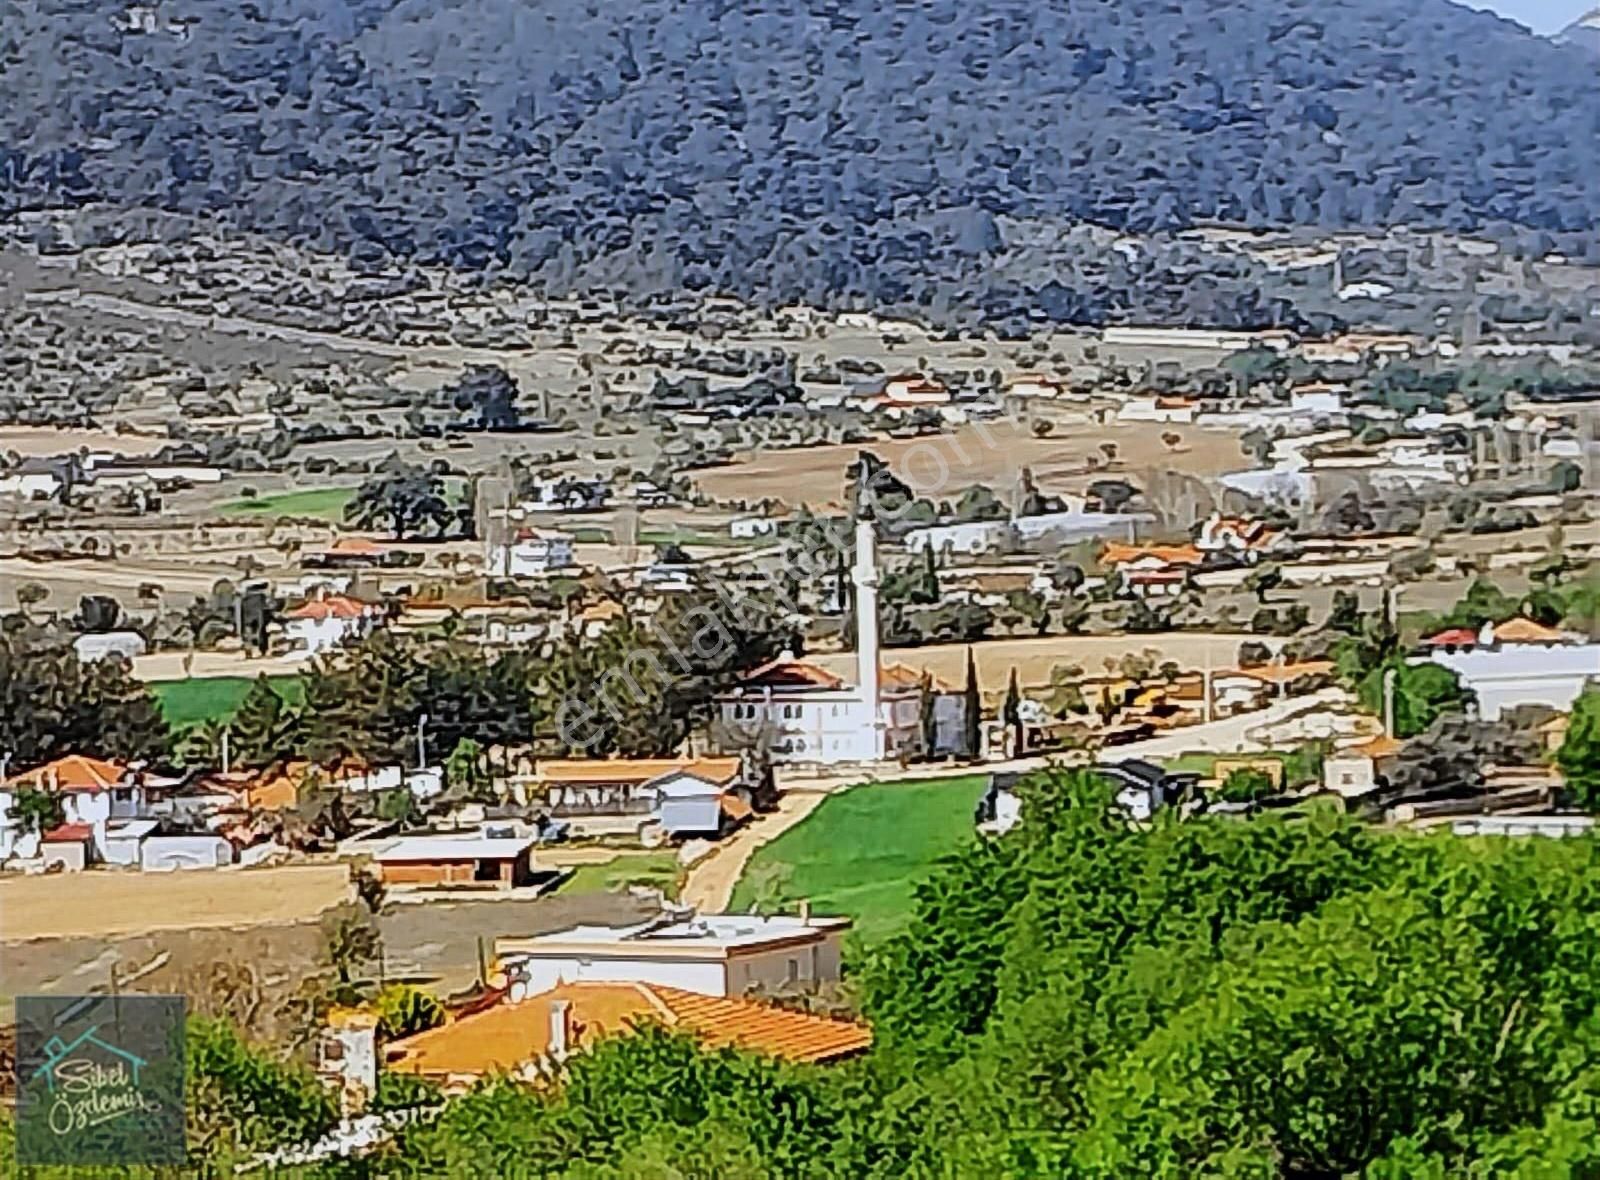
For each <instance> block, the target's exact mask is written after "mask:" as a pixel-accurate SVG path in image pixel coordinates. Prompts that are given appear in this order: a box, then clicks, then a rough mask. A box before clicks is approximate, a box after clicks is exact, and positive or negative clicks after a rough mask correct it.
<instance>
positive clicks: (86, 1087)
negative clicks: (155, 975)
mask: <svg viewBox="0 0 1600 1180" xmlns="http://www.w3.org/2000/svg"><path fill="white" fill-rule="evenodd" d="M183 1034H184V1002H183V999H182V997H180V996H128V995H119V996H66V997H59V996H19V997H18V998H17V1054H16V1063H17V1069H16V1087H17V1119H16V1147H17V1161H18V1162H19V1163H25V1164H35V1163H39V1164H66V1165H79V1164H110V1165H117V1164H134V1163H182V1162H183V1161H184V1157H185V1155H186V1142H185V1136H184V1104H183V1097H184V1047H183Z"/></svg>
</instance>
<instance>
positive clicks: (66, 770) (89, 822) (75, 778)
mask: <svg viewBox="0 0 1600 1180" xmlns="http://www.w3.org/2000/svg"><path fill="white" fill-rule="evenodd" d="M145 777H146V776H144V775H143V774H141V773H139V772H136V771H134V770H132V769H131V768H129V767H127V766H123V765H121V764H120V763H116V762H107V761H103V760H101V759H99V758H90V757H87V756H85V755H82V754H69V755H67V756H66V757H64V758H58V759H56V760H55V761H54V762H50V763H47V764H45V765H44V766H40V767H36V768H35V769H33V770H29V771H26V772H24V773H22V774H19V775H16V776H14V777H12V778H10V779H7V780H6V781H5V782H4V783H0V859H4V858H6V857H10V856H13V855H16V856H32V855H34V854H35V847H36V845H37V843H38V839H37V836H36V835H35V836H30V835H29V834H27V833H24V832H23V831H22V830H21V828H20V827H19V826H18V823H17V821H16V819H15V818H14V817H13V815H12V809H13V807H14V806H15V805H16V801H17V795H18V793H20V792H22V791H24V790H34V791H44V792H46V793H48V794H51V795H54V796H55V797H56V798H57V799H58V800H59V801H60V803H61V811H62V816H63V819H64V825H65V826H67V827H69V828H70V829H71V833H73V838H74V839H76V834H77V833H78V830H79V828H87V829H88V832H89V837H88V839H89V844H90V850H89V852H88V853H87V854H86V855H87V856H88V858H89V859H94V860H106V859H109V853H110V851H111V849H110V848H109V843H110V841H111V838H112V837H113V836H114V834H115V830H116V829H117V828H118V826H119V825H120V824H121V823H122V822H124V821H130V820H140V819H142V818H143V817H144V816H145V814H146V811H147V808H148V805H149V797H148V795H147V793H146V790H145ZM65 838H66V837H63V839H65Z"/></svg>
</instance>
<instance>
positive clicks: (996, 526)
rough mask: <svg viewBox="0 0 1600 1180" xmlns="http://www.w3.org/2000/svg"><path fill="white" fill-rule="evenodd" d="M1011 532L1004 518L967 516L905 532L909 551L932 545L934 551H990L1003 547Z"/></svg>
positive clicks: (930, 547)
mask: <svg viewBox="0 0 1600 1180" xmlns="http://www.w3.org/2000/svg"><path fill="white" fill-rule="evenodd" d="M1013 536H1014V534H1013V533H1012V530H1011V525H1010V523H1009V522H1007V521H1004V520H969V521H961V522H958V523H956V524H935V525H929V526H928V527H927V528H920V529H912V530H911V531H910V532H908V533H907V534H906V536H905V546H906V548H907V549H909V550H910V551H911V552H912V553H921V552H922V551H923V550H925V549H932V550H933V551H934V552H935V553H943V552H945V551H946V550H949V551H950V552H952V553H968V554H973V553H989V552H992V551H993V550H996V549H1003V548H1005V547H1006V545H1007V543H1008V542H1009V541H1011V540H1012V539H1013Z"/></svg>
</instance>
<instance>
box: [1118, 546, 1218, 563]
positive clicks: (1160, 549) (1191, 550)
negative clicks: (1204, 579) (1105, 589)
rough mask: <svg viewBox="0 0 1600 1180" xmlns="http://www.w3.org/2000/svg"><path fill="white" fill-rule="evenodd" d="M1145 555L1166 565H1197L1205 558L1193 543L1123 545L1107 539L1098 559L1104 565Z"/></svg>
mask: <svg viewBox="0 0 1600 1180" xmlns="http://www.w3.org/2000/svg"><path fill="white" fill-rule="evenodd" d="M1146 557H1154V558H1156V559H1157V560H1159V561H1163V562H1165V563H1166V564H1168V565H1199V564H1200V563H1201V562H1202V561H1204V560H1205V555H1204V554H1203V553H1201V552H1200V550H1198V549H1196V548H1195V547H1194V546H1193V545H1125V544H1123V543H1122V542H1120V541H1108V542H1107V543H1106V547H1105V549H1104V551H1103V552H1102V553H1101V554H1100V560H1101V561H1102V562H1104V563H1105V564H1106V565H1125V564H1127V563H1128V562H1133V561H1140V560H1142V559H1143V558H1146Z"/></svg>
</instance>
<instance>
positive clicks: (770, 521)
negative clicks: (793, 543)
mask: <svg viewBox="0 0 1600 1180" xmlns="http://www.w3.org/2000/svg"><path fill="white" fill-rule="evenodd" d="M777 534H778V520H777V518H776V517H771V516H737V517H735V518H734V519H733V520H731V521H729V522H728V535H729V536H730V537H732V538H733V539H734V540H735V541H753V540H755V539H756V538H758V537H774V536H777Z"/></svg>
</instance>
